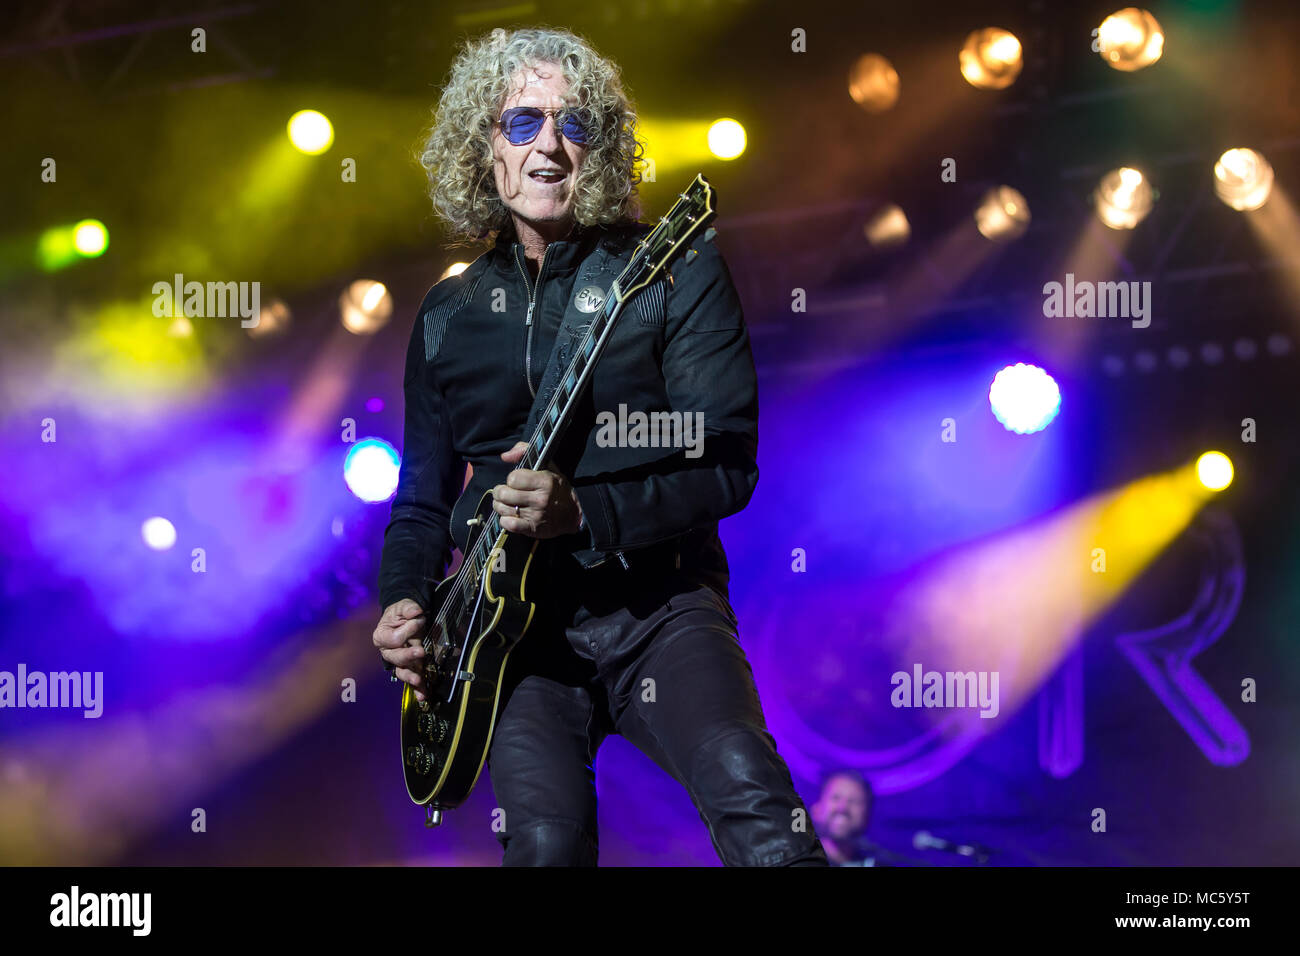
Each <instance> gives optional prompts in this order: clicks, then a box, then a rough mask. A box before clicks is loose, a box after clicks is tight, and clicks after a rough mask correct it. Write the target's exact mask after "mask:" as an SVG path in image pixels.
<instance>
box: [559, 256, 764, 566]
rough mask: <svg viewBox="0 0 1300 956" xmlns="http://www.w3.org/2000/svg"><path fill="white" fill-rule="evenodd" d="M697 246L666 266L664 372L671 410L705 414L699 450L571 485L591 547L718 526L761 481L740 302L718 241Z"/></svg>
mask: <svg viewBox="0 0 1300 956" xmlns="http://www.w3.org/2000/svg"><path fill="white" fill-rule="evenodd" d="M695 248H697V249H698V250H699V254H698V256H697V257H696V258H695V261H693V262H689V263H679V264H678V265H676V266H674V268H673V270H672V273H673V280H674V281H673V285H672V288H671V289H670V290H669V292H668V295H667V298H666V309H667V312H666V316H665V336H666V340H665V345H664V354H663V375H664V383H665V386H666V390H667V394H668V402H669V407H670V411H673V412H681V413H683V415H694V414H695V413H697V412H698V413H701V414H702V415H703V426H704V428H703V431H704V438H703V442H702V445H701V448H700V454H699V455H698V457H689V456H688V454H687V453H688V451H691V450H690V449H681V450H679V451H677V452H675V453H674V454H672V455H669V456H666V457H664V458H661V459H659V460H657V461H654V462H651V463H650V464H648V465H642V466H640V467H639V468H635V469H629V470H627V471H620V472H615V473H612V474H610V475H603V476H600V477H601V479H604V480H598V481H595V482H590V483H583V484H582V485H581V486H579V487H575V488H574V493H575V494H576V495H577V498H578V503H579V504H580V505H581V506H582V512H583V516H584V517H585V519H586V523H587V527H588V528H589V529H590V535H591V544H592V547H593V548H594V549H596V550H598V551H614V550H623V549H631V548H638V547H642V546H644V545H648V544H654V543H655V542H657V541H662V540H665V539H667V538H671V537H674V536H676V535H679V534H682V533H684V532H686V531H689V530H691V529H692V528H697V527H702V526H708V525H713V524H716V523H717V522H718V521H719V520H720V519H722V518H725V517H727V516H728V515H731V514H735V513H736V512H737V511H740V510H741V509H742V508H744V507H745V505H746V504H748V503H749V499H750V496H751V495H752V494H753V493H754V487H755V485H757V484H758V464H757V456H758V385H757V381H756V378H755V374H754V358H753V355H752V353H751V352H750V348H749V333H748V332H747V331H746V329H745V320H744V314H743V311H742V309H741V305H740V297H739V296H738V295H737V294H736V287H735V284H734V283H733V281H732V278H731V273H730V271H729V270H728V269H727V264H726V262H725V260H724V259H723V258H722V255H721V253H719V252H718V250H717V248H716V245H715V244H714V243H712V242H702V241H697V242H696V244H695ZM696 420H698V419H696ZM692 454H694V452H692Z"/></svg>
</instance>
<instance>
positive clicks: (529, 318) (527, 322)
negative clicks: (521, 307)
mask: <svg viewBox="0 0 1300 956" xmlns="http://www.w3.org/2000/svg"><path fill="white" fill-rule="evenodd" d="M536 304H537V303H535V302H529V303H528V314H527V315H525V316H524V325H525V326H529V325H532V324H533V306H534V305H536Z"/></svg>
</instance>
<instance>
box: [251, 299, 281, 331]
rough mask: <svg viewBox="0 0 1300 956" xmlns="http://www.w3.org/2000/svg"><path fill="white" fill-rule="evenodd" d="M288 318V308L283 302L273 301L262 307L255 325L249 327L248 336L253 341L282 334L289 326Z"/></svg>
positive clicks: (279, 300)
mask: <svg viewBox="0 0 1300 956" xmlns="http://www.w3.org/2000/svg"><path fill="white" fill-rule="evenodd" d="M290 316H291V313H290V312H289V306H287V305H286V304H285V303H284V300H283V299H275V300H273V301H271V302H268V303H267V304H266V305H264V306H262V311H261V312H260V313H259V314H258V317H257V324H256V325H253V326H250V327H249V329H248V334H249V335H250V336H252V337H253V338H255V339H259V338H262V337H263V336H267V335H275V334H276V333H277V332H283V331H284V330H285V329H286V328H288V326H289V318H290Z"/></svg>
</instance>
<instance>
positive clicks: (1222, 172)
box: [1214, 149, 1273, 212]
mask: <svg viewBox="0 0 1300 956" xmlns="http://www.w3.org/2000/svg"><path fill="white" fill-rule="evenodd" d="M1214 191H1215V192H1216V193H1217V194H1218V196H1219V198H1220V199H1222V200H1223V201H1224V202H1225V203H1227V204H1228V205H1229V206H1231V207H1232V208H1233V209H1238V210H1241V211H1243V212H1246V211H1248V210H1251V209H1258V208H1259V207H1260V206H1262V205H1264V203H1265V202H1267V201H1268V194H1269V193H1270V192H1272V191H1273V167H1272V166H1271V165H1269V162H1268V160H1267V159H1265V158H1264V157H1263V156H1261V155H1260V154H1259V153H1257V152H1255V151H1254V150H1253V149H1230V150H1228V151H1227V152H1226V153H1224V154H1223V155H1222V156H1220V157H1219V161H1218V162H1217V163H1215V164H1214Z"/></svg>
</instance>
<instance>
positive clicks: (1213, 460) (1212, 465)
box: [1196, 451, 1232, 491]
mask: <svg viewBox="0 0 1300 956" xmlns="http://www.w3.org/2000/svg"><path fill="white" fill-rule="evenodd" d="M1196 477H1197V479H1198V480H1199V481H1200V482H1201V484H1202V485H1204V486H1205V487H1206V488H1208V489H1210V491H1222V490H1223V489H1224V488H1226V487H1228V485H1230V484H1232V460H1231V459H1230V458H1228V456H1227V455H1225V454H1224V453H1223V452H1221V451H1207V452H1206V453H1205V454H1204V455H1202V456H1201V457H1200V458H1198V459H1196Z"/></svg>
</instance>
